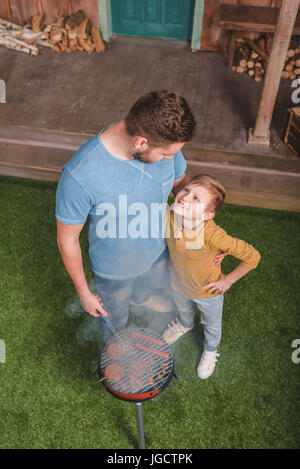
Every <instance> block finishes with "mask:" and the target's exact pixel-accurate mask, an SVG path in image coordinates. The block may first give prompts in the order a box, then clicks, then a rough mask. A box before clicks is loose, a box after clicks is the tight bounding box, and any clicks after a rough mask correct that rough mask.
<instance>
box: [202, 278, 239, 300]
mask: <svg viewBox="0 0 300 469" xmlns="http://www.w3.org/2000/svg"><path fill="white" fill-rule="evenodd" d="M231 285H232V283H231V282H230V280H229V279H228V278H227V275H225V274H223V272H221V274H220V277H219V278H218V280H217V281H216V282H211V283H208V284H207V285H204V286H203V287H201V289H202V290H204V291H205V292H206V293H209V294H217V295H222V294H223V293H225V292H226V291H227V290H229V288H230V287H231Z"/></svg>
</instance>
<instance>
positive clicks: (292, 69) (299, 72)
mask: <svg viewBox="0 0 300 469" xmlns="http://www.w3.org/2000/svg"><path fill="white" fill-rule="evenodd" d="M295 46H296V47H295ZM281 76H282V78H289V79H290V80H295V78H300V43H299V44H296V45H294V47H291V48H290V49H289V50H288V51H287V55H286V60H285V64H284V69H283V72H282V75H281Z"/></svg>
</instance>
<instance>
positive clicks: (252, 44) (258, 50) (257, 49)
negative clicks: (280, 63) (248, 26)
mask: <svg viewBox="0 0 300 469" xmlns="http://www.w3.org/2000/svg"><path fill="white" fill-rule="evenodd" d="M246 41H247V43H248V44H249V46H250V47H251V49H253V50H254V51H255V52H256V53H257V54H258V55H260V56H261V57H262V58H263V59H264V60H265V61H266V62H267V61H268V57H267V54H266V53H265V51H264V50H263V49H262V48H261V47H259V46H258V45H257V44H256V43H255V42H254V41H252V39H249V38H247V39H246Z"/></svg>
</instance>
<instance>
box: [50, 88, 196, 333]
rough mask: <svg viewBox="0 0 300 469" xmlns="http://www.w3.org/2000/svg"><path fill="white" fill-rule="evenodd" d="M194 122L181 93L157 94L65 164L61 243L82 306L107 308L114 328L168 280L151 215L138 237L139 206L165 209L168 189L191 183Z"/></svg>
mask: <svg viewBox="0 0 300 469" xmlns="http://www.w3.org/2000/svg"><path fill="white" fill-rule="evenodd" d="M195 127H196V123H195V118H194V116H193V113H192V112H191V110H190V108H189V106H188V104H187V102H186V100H185V99H184V98H183V97H182V96H180V95H179V94H178V93H175V92H171V91H168V90H162V91H154V92H151V93H148V94H146V95H145V96H142V97H141V98H140V99H138V100H137V101H136V102H135V103H134V104H133V106H132V108H131V109H130V111H129V113H128V115H127V116H126V117H125V119H123V120H121V121H120V122H117V123H114V124H112V125H110V126H109V127H107V128H105V129H104V130H103V131H102V132H101V133H100V134H99V135H96V136H95V137H93V138H92V139H90V140H89V141H88V142H87V143H85V144H84V145H83V146H82V147H81V148H80V149H79V150H78V151H77V152H76V153H75V155H74V156H73V158H71V160H70V161H69V162H68V163H67V164H66V165H65V166H64V167H63V173H62V176H61V179H60V182H59V185H58V189H57V198H56V218H57V241H58V247H59V250H60V253H61V256H62V259H63V262H64V265H65V267H66V270H67V272H68V273H69V275H70V277H71V279H72V281H73V283H74V286H75V288H76V291H77V293H78V295H79V298H80V301H81V303H82V306H83V308H84V309H85V311H87V312H88V313H89V314H91V315H92V316H100V314H99V313H101V315H102V316H105V315H106V311H107V312H108V313H109V315H110V320H111V322H112V323H113V325H114V327H115V328H116V329H120V328H122V327H125V326H126V324H127V320H128V310H129V305H130V303H131V302H134V303H135V304H140V305H141V304H144V305H149V306H151V307H152V309H155V308H156V307H157V304H156V306H155V301H154V300H155V298H154V297H153V291H154V290H155V289H157V288H158V287H162V284H163V282H164V281H166V277H167V275H166V272H167V255H166V252H167V251H166V243H165V239H164V236H163V232H162V230H161V231H160V230H159V229H158V228H159V227H158V226H156V224H159V223H157V222H156V221H153V220H151V223H150V225H151V226H149V224H147V223H145V220H146V221H147V222H148V218H147V217H146V216H145V214H144V217H141V218H140V219H139V222H140V223H144V226H143V228H142V229H141V231H140V235H139V233H138V230H137V226H136V225H137V222H136V213H137V211H138V210H137V208H139V209H140V210H142V209H143V207H145V209H146V212H147V215H149V213H152V212H151V210H152V207H153V204H158V205H160V206H161V207H163V206H164V204H166V203H167V200H168V196H169V193H170V192H171V191H172V192H173V193H174V194H176V193H177V191H178V190H180V188H181V187H182V186H183V185H185V184H186V182H187V180H188V177H187V175H186V173H185V170H186V161H185V159H184V157H183V155H182V152H181V150H182V147H183V146H184V144H185V142H187V141H189V140H191V139H192V137H193V136H194V133H195ZM128 207H129V208H128ZM87 221H88V238H89V257H90V266H91V269H92V271H93V274H94V280H95V290H96V294H95V292H91V291H90V289H89V286H88V283H87V280H86V277H85V274H84V270H83V264H82V253H81V248H80V244H79V235H80V232H81V230H82V228H83V226H84V224H85V223H86V222H87ZM106 228H108V229H106ZM156 228H157V229H156ZM158 231H160V233H158ZM98 294H99V295H101V299H100V297H99V296H98ZM151 300H152V301H151ZM156 303H157V302H156ZM156 309H159V308H156ZM101 323H102V326H101V327H102V336H103V339H104V341H105V340H107V338H109V336H110V334H111V332H110V330H109V329H108V328H107V327H106V323H105V321H103V317H101Z"/></svg>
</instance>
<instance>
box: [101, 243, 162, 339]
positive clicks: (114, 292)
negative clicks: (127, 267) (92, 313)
mask: <svg viewBox="0 0 300 469" xmlns="http://www.w3.org/2000/svg"><path fill="white" fill-rule="evenodd" d="M168 262H169V255H168V251H167V249H165V250H164V252H163V253H162V254H161V255H160V257H159V258H158V259H157V260H156V261H155V262H154V264H153V265H152V266H151V268H150V269H149V270H148V271H147V272H146V273H145V274H143V275H139V276H138V277H135V278H132V279H126V280H110V279H106V278H103V277H99V276H97V275H94V291H95V293H97V294H98V295H99V296H100V297H101V299H102V301H103V308H104V309H105V311H107V313H108V314H109V320H110V321H111V323H112V324H113V326H114V327H115V329H116V330H119V329H123V328H124V327H126V325H127V322H128V316H129V305H130V302H131V301H133V302H134V303H137V304H141V303H144V302H145V301H147V300H148V298H149V297H150V295H151V294H152V293H153V292H154V291H155V290H161V291H160V292H159V293H160V294H163V295H164V296H167V295H168V292H169V291H170V290H171V289H170V280H169V272H168ZM169 296H170V295H169ZM100 324H101V333H102V338H103V341H104V342H106V341H107V340H108V339H109V338H110V337H111V335H112V333H111V331H110V329H109V328H108V326H107V323H106V321H105V319H103V318H102V317H101V318H100Z"/></svg>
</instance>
